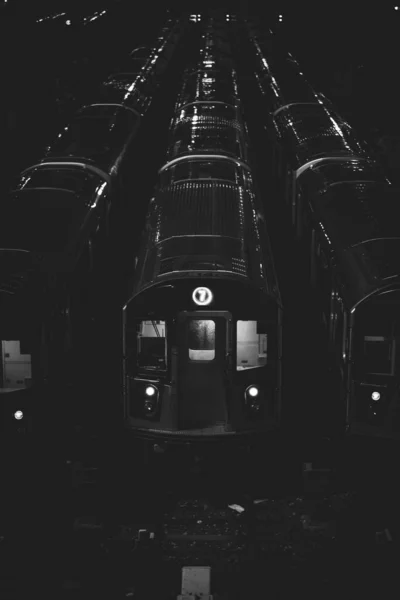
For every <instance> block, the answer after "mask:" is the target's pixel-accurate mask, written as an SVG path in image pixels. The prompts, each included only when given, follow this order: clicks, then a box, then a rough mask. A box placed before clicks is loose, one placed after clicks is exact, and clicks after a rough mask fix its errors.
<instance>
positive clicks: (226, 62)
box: [123, 22, 282, 448]
mask: <svg viewBox="0 0 400 600" xmlns="http://www.w3.org/2000/svg"><path fill="white" fill-rule="evenodd" d="M281 344H282V306H281V298H280V292H279V287H278V283H277V278H276V274H275V269H274V264H273V258H272V253H271V249H270V245H269V238H268V235H267V231H266V228H265V223H264V220H263V217H262V210H261V207H260V205H259V199H258V197H257V196H256V194H255V186H254V183H253V180H252V172H251V168H250V166H249V162H248V152H247V137H246V129H245V124H244V121H243V117H242V110H241V105H240V99H239V95H238V88H237V81H236V73H235V70H234V68H233V63H232V59H231V57H230V48H229V44H228V42H227V39H226V36H225V35H224V30H222V31H221V29H220V28H218V24H217V23H214V24H213V23H211V24H210V22H209V23H208V26H206V28H205V31H204V34H203V36H202V43H201V50H200V60H199V62H198V64H196V65H195V67H194V68H192V69H188V70H187V72H186V75H185V77H184V81H183V84H182V88H181V90H180V93H179V95H178V100H177V103H176V106H175V114H174V116H173V119H172V123H171V127H170V143H169V147H168V151H167V156H166V163H165V164H164V165H163V166H162V168H161V169H160V171H159V180H158V185H157V188H156V192H155V196H154V198H153V199H152V200H151V202H150V208H149V213H148V217H147V224H146V230H145V231H144V233H143V239H142V244H141V251H140V254H139V257H138V262H137V268H136V272H135V278H134V284H133V290H132V295H131V297H130V298H129V300H128V301H127V303H126V305H125V307H124V309H123V383H124V388H123V404H124V421H125V428H126V430H127V432H128V437H129V435H130V433H131V434H132V437H133V438H134V439H139V440H142V441H144V443H145V444H147V445H148V447H150V446H151V444H153V443H155V442H157V444H158V445H161V447H167V446H168V445H169V444H170V445H173V444H178V445H179V444H181V443H186V444H191V445H193V446H196V444H200V445H202V447H203V448H204V447H205V446H204V443H205V442H217V441H219V442H222V443H225V442H227V441H228V440H231V441H232V440H236V441H239V440H240V441H241V442H242V441H244V443H245V444H248V443H249V440H255V439H256V438H257V439H260V438H259V436H262V437H263V438H265V437H268V434H269V435H270V436H271V435H272V432H277V431H278V428H279V424H280V413H281V355H282V347H281ZM129 432H130V433H129ZM258 434H259V435H258ZM131 439H132V438H131Z"/></svg>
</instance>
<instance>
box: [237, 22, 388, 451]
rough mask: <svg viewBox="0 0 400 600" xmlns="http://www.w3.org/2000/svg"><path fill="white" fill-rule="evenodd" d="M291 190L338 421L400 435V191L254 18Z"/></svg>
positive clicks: (254, 41)
mask: <svg viewBox="0 0 400 600" xmlns="http://www.w3.org/2000/svg"><path fill="white" fill-rule="evenodd" d="M247 34H248V40H249V42H250V45H251V47H252V51H253V58H255V64H256V75H257V79H258V82H259V87H260V91H261V94H262V97H263V99H264V102H265V107H266V108H267V111H268V114H269V117H268V124H267V127H268V128H269V130H270V131H271V132H272V135H271V137H272V142H273V145H274V147H275V165H276V175H277V180H278V185H279V186H280V187H279V189H280V192H281V196H282V197H283V198H285V201H286V203H287V206H288V207H289V212H290V215H291V221H292V225H293V227H294V230H295V233H296V236H297V239H298V241H299V244H300V248H302V249H303V251H304V253H305V258H306V263H307V264H308V268H307V272H308V276H309V278H310V281H311V284H312V287H313V289H314V293H315V295H316V296H315V297H316V298H317V299H318V305H319V307H320V315H319V316H320V319H321V322H322V323H323V326H324V328H325V330H326V347H325V350H326V352H327V353H328V357H329V364H330V367H329V373H327V376H326V382H327V397H330V398H331V400H332V402H333V403H334V406H336V411H335V412H334V416H333V418H334V420H336V424H337V427H338V431H341V430H342V431H344V432H345V433H347V434H348V435H357V436H371V437H380V438H387V439H396V440H398V439H400V398H399V377H400V354H399V351H398V342H399V340H400V338H399V335H400V312H399V307H400V263H399V260H398V256H399V252H400V235H399V228H398V227H396V221H397V219H396V204H397V202H398V192H396V191H395V190H394V189H393V186H392V185H391V182H390V181H389V180H388V179H387V178H386V176H385V174H384V173H383V171H382V168H381V166H380V164H379V163H378V162H377V161H376V160H375V159H374V157H371V155H370V154H369V152H368V150H367V148H366V147H365V144H363V143H361V142H360V141H359V140H358V138H357V136H356V135H355V134H354V132H353V131H352V129H351V128H350V126H349V125H348V123H346V122H345V121H344V120H343V119H341V118H340V116H339V115H337V113H336V112H335V110H334V109H333V108H332V105H331V104H330V103H329V102H327V101H326V99H325V98H324V97H323V96H322V95H321V94H319V93H317V92H315V91H314V90H313V88H312V87H311V86H310V85H309V84H308V83H307V81H306V79H305V78H304V75H303V74H302V72H301V70H300V68H299V66H298V64H297V63H296V62H295V61H294V60H293V59H291V58H290V57H289V58H288V57H286V58H285V57H284V56H282V53H281V50H280V49H278V50H277V51H276V50H275V47H274V44H273V42H272V39H271V37H270V36H268V35H267V36H265V35H264V36H263V35H261V34H260V32H259V31H257V28H255V27H254V26H251V24H249V23H248V24H247Z"/></svg>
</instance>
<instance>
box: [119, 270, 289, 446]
mask: <svg viewBox="0 0 400 600" xmlns="http://www.w3.org/2000/svg"><path fill="white" fill-rule="evenodd" d="M212 275H213V274H208V277H207V276H198V274H197V273H195V272H194V273H192V274H191V276H189V277H187V276H186V277H185V279H183V278H174V279H170V280H169V281H168V282H165V283H159V284H158V285H155V286H151V287H149V288H147V289H146V290H145V291H143V292H142V293H141V294H139V295H138V296H136V297H133V298H132V299H131V301H130V302H128V304H127V305H126V306H125V309H124V384H125V385H124V410H125V423H126V426H127V427H128V428H129V429H132V430H134V431H135V433H136V434H138V435H139V436H141V437H145V438H152V439H157V440H160V441H161V440H163V441H170V442H172V441H176V442H179V441H180V442H182V441H184V442H188V441H210V440H212V439H221V438H235V437H236V438H237V437H238V436H241V437H243V436H249V435H252V436H254V435H255V434H257V433H259V434H261V433H265V432H268V431H275V430H277V429H278V427H279V420H280V409H281V366H280V360H281V348H280V342H281V333H280V328H281V315H280V306H279V304H278V303H277V302H276V300H275V299H274V298H271V297H268V296H267V295H266V294H265V293H264V292H263V291H261V290H260V289H257V288H256V287H254V286H251V285H249V284H246V283H244V282H242V281H240V278H237V279H236V278H235V277H231V278H228V277H226V278H225V277H218V278H217V277H213V276H212Z"/></svg>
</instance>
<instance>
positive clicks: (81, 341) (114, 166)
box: [0, 20, 186, 431]
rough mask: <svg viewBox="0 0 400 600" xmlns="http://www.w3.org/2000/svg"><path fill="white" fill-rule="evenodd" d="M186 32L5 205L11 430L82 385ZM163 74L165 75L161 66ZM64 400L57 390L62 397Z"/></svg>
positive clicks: (149, 60)
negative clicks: (124, 224) (150, 115)
mask: <svg viewBox="0 0 400 600" xmlns="http://www.w3.org/2000/svg"><path fill="white" fill-rule="evenodd" d="M185 26H186V22H185V20H182V21H176V22H168V23H167V26H166V27H165V28H164V29H163V31H162V35H161V37H160V38H159V39H158V40H157V44H156V45H155V47H154V48H148V49H146V51H145V53H142V54H141V61H140V62H138V61H137V60H136V59H135V58H134V57H132V58H131V69H130V71H129V73H128V72H127V71H126V72H124V74H123V75H121V74H116V75H112V76H110V77H109V78H108V80H107V81H106V82H105V83H104V84H103V85H102V88H101V90H100V94H99V97H100V101H99V102H94V103H92V104H90V105H88V106H84V107H83V108H82V109H81V110H79V111H78V112H77V113H76V115H75V116H74V117H73V119H72V121H71V122H70V124H69V125H68V126H67V127H65V129H64V131H62V132H61V133H60V135H59V136H58V138H57V139H56V141H55V143H53V144H52V145H51V146H50V147H49V148H48V149H47V152H46V156H45V158H44V159H43V160H42V161H41V162H40V163H38V164H35V165H32V166H30V167H29V168H27V169H25V170H24V171H23V172H22V173H21V175H20V178H19V180H18V182H17V185H16V186H15V189H14V190H12V191H11V192H10V194H9V196H8V197H7V198H6V199H4V200H3V201H2V203H1V206H0V343H1V362H0V393H1V395H2V408H3V411H4V417H3V422H4V424H5V429H6V430H7V431H8V430H9V431H14V429H15V426H18V427H19V428H20V429H21V431H22V430H31V428H32V418H33V417H32V415H33V411H34V407H37V402H36V404H35V402H33V401H32V398H33V395H35V394H36V392H37V391H38V390H40V392H39V396H40V397H42V396H43V393H44V390H46V389H49V385H50V384H51V383H54V385H55V388H56V389H57V390H58V391H59V392H60V393H62V390H63V389H65V388H66V387H68V386H69V385H73V384H74V383H75V384H77V385H78V386H79V380H80V376H81V375H82V371H83V370H84V369H85V365H87V362H88V353H89V351H88V348H89V347H88V343H89V340H90V338H92V340H93V339H94V338H93V336H94V335H95V332H94V329H95V328H94V324H95V322H97V321H96V317H97V315H96V312H95V306H96V300H95V296H96V290H97V291H98V287H97V288H96V285H95V283H96V281H99V280H101V269H102V265H103V262H104V258H105V253H106V252H107V243H108V236H109V216H110V210H111V207H112V206H113V205H114V203H115V202H116V201H117V199H118V196H119V194H120V192H121V183H120V171H121V165H122V163H123V161H124V157H125V155H126V152H127V149H128V147H129V146H130V145H131V144H132V141H133V140H134V138H135V134H136V132H137V130H138V127H139V125H140V122H141V120H142V118H143V116H144V115H145V113H146V111H147V109H148V107H149V104H150V102H151V100H152V98H153V96H154V94H155V92H156V89H157V86H158V83H159V82H160V77H161V75H162V74H163V73H164V71H165V69H166V67H167V65H168V63H169V59H170V57H171V55H172V52H173V50H174V49H175V47H176V45H177V42H178V40H179V39H180V36H181V35H182V33H183V31H184V29H185ZM160 65H161V66H162V68H161V67H160ZM52 393H53V394H54V390H53V392H52ZM15 420H16V421H17V422H16V423H14V421H15Z"/></svg>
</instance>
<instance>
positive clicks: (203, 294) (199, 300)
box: [192, 287, 213, 306]
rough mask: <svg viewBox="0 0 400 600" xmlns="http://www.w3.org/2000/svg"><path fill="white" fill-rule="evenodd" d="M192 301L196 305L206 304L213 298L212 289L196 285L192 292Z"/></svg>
mask: <svg viewBox="0 0 400 600" xmlns="http://www.w3.org/2000/svg"><path fill="white" fill-rule="evenodd" d="M192 298H193V302H195V303H196V304H197V305H198V306H207V305H208V304H210V302H211V301H212V299H213V295H212V291H211V290H210V289H209V288H206V287H198V288H196V289H195V290H194V292H193V294H192Z"/></svg>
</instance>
